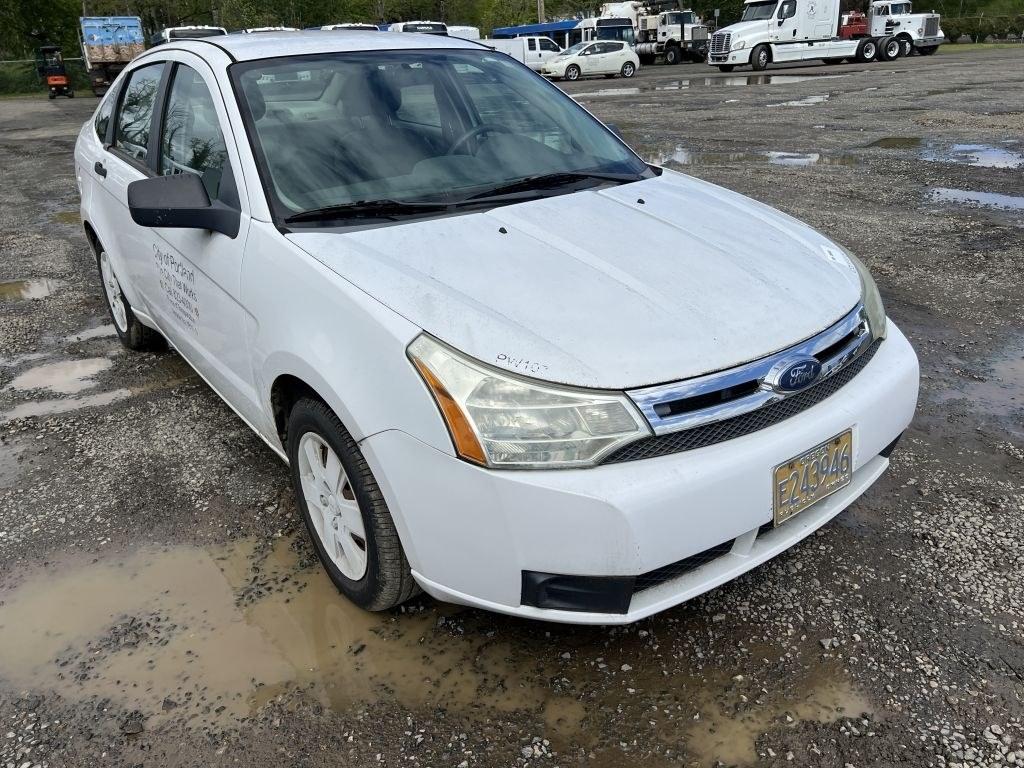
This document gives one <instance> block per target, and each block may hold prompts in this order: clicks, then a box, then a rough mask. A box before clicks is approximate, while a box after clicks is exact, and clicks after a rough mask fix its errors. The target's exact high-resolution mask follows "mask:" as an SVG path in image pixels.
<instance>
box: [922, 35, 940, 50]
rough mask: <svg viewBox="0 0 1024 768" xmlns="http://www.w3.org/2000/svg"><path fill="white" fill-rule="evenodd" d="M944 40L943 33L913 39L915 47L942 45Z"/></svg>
mask: <svg viewBox="0 0 1024 768" xmlns="http://www.w3.org/2000/svg"><path fill="white" fill-rule="evenodd" d="M944 42H946V38H945V36H944V35H939V36H938V37H922V38H918V39H917V40H915V41H914V47H915V48H931V47H932V46H933V45H942V44H943V43H944Z"/></svg>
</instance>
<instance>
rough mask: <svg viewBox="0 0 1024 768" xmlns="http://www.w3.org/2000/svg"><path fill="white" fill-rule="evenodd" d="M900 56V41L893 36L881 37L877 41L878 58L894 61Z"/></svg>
mask: <svg viewBox="0 0 1024 768" xmlns="http://www.w3.org/2000/svg"><path fill="white" fill-rule="evenodd" d="M899 57H900V41H899V40H897V39H896V38H895V37H883V38H882V39H881V40H880V41H879V42H878V60H879V61H895V60H896V59H898V58H899Z"/></svg>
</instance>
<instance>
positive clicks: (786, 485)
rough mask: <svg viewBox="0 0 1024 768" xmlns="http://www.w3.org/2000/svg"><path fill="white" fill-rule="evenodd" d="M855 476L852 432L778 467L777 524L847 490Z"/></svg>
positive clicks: (776, 483)
mask: <svg viewBox="0 0 1024 768" xmlns="http://www.w3.org/2000/svg"><path fill="white" fill-rule="evenodd" d="M852 476H853V430H851V429H848V430H846V431H845V432H843V433H842V434H839V435H836V436H835V437H833V438H831V439H829V440H826V441H825V442H824V443H822V444H821V445H816V446H815V447H814V448H811V450H809V451H807V452H806V453H802V454H800V455H799V456H794V457H793V458H792V459H790V460H789V461H787V462H785V463H784V464H780V465H779V466H777V467H776V468H775V472H774V473H773V479H774V483H773V486H774V487H773V496H774V505H773V506H774V510H775V525H779V524H780V523H784V522H785V521H786V520H789V518H791V517H793V516H795V515H799V514H800V513H801V512H803V511H804V510H805V509H807V508H808V507H810V506H811V505H813V504H817V503H818V502H819V501H821V500H822V499H824V498H825V497H826V496H830V495H832V494H833V493H835V492H836V491H838V490H840V489H842V488H845V487H846V486H847V485H849V484H850V478H851V477H852Z"/></svg>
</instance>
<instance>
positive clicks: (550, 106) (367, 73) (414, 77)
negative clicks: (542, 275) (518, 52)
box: [231, 49, 651, 219]
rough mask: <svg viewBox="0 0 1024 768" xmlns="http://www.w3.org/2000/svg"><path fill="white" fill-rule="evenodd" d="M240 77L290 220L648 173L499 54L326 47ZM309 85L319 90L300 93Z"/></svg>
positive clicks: (576, 110)
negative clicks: (541, 183)
mask: <svg viewBox="0 0 1024 768" xmlns="http://www.w3.org/2000/svg"><path fill="white" fill-rule="evenodd" d="M231 75H232V78H233V80H234V84H235V91H236V93H238V94H239V96H240V101H242V102H245V103H246V104H247V106H248V112H249V116H248V117H249V120H248V122H249V131H250V132H252V133H253V134H254V135H253V138H254V142H253V143H254V145H256V149H257V153H256V154H257V157H258V160H259V163H260V165H261V168H260V171H261V174H262V175H263V176H264V179H265V182H266V186H267V188H268V190H269V191H270V192H271V197H272V198H273V201H272V202H273V204H274V207H275V209H276V213H277V215H278V216H279V217H281V218H285V219H286V218H289V217H290V216H292V215H294V214H295V213H298V212H305V211H309V210H311V209H319V208H326V207H332V206H344V205H348V204H351V203H357V202H358V203H366V202H368V201H373V202H376V201H381V200H385V201H398V202H418V203H422V202H432V203H439V202H440V203H456V202H459V201H464V200H466V199H467V198H469V197H470V196H472V197H474V198H480V197H481V196H483V195H486V193H487V191H488V190H489V189H490V190H498V189H499V188H502V187H507V186H508V185H509V184H510V183H513V182H518V181H520V180H523V179H526V178H528V177H530V178H533V177H538V176H545V175H548V176H550V175H551V174H578V173H601V174H613V175H623V176H625V177H628V178H626V179H624V180H635V179H636V178H639V176H640V175H641V174H645V173H646V174H648V175H649V174H650V173H651V172H650V171H649V169H648V168H647V166H646V165H645V164H644V162H643V161H642V160H641V159H640V158H638V157H637V156H636V155H634V154H633V153H632V152H630V151H629V150H628V149H627V148H626V147H625V146H623V144H622V143H621V142H620V141H619V140H618V139H616V138H615V136H614V135H613V134H611V133H610V132H609V131H608V130H607V129H606V128H604V127H603V126H602V125H601V124H600V123H598V122H597V121H596V120H595V119H594V118H593V117H591V116H590V115H589V114H587V113H586V112H585V111H584V110H583V109H582V108H581V107H579V106H578V105H577V104H576V102H575V101H573V100H572V99H571V98H569V97H568V96H566V95H565V94H563V93H562V92H561V91H560V90H559V89H558V88H557V87H555V86H553V85H551V84H549V83H548V82H546V81H545V80H544V79H543V78H541V77H539V76H538V75H536V74H534V73H532V72H530V71H529V70H528V69H526V68H524V67H523V66H522V65H521V64H519V63H517V62H516V61H514V60H513V59H510V58H509V57H508V56H504V55H500V54H493V53H488V52H478V51H475V50H455V49H452V50H425V51H386V52H382V51H374V52H358V53H343V54H328V55H317V56H303V57H292V58H281V59H266V60H260V61H252V62H243V63H239V64H235V65H232V67H231ZM303 85H305V86H307V87H308V86H315V87H311V88H309V89H308V90H305V91H304V92H305V93H308V94H310V95H309V98H307V99H305V100H296V99H294V98H293V93H292V89H296V88H297V89H302V86H303ZM606 183H607V182H606ZM520 194H521V192H520Z"/></svg>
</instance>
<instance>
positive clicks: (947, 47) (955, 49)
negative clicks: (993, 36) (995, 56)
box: [936, 43, 1024, 53]
mask: <svg viewBox="0 0 1024 768" xmlns="http://www.w3.org/2000/svg"><path fill="white" fill-rule="evenodd" d="M1009 48H1016V49H1017V50H1019V51H1024V44H1021V43H945V44H944V45H940V46H939V50H938V51H936V53H968V52H970V51H1001V50H1006V49H1009Z"/></svg>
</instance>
